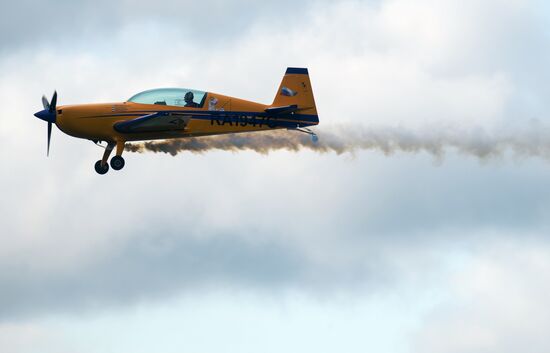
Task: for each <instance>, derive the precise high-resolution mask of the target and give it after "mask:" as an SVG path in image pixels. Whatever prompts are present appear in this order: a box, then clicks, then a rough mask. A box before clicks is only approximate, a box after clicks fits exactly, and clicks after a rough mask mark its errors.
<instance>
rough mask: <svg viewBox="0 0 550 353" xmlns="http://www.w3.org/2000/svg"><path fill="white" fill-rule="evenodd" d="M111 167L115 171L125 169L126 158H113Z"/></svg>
mask: <svg viewBox="0 0 550 353" xmlns="http://www.w3.org/2000/svg"><path fill="white" fill-rule="evenodd" d="M111 167H112V168H113V169H114V170H121V169H122V168H124V158H122V157H121V156H114V157H113V158H111Z"/></svg>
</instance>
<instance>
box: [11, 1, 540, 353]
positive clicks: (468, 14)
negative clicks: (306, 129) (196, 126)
mask: <svg viewBox="0 0 550 353" xmlns="http://www.w3.org/2000/svg"><path fill="white" fill-rule="evenodd" d="M0 1H2V3H1V5H2V6H1V7H2V9H3V11H2V12H0V102H1V103H2V113H1V114H0V161H1V162H2V167H1V168H0V185H2V187H1V188H2V189H1V194H2V195H1V198H0V215H1V216H0V220H1V222H0V224H1V226H2V229H1V231H0V347H1V349H0V350H1V351H2V352H4V351H5V352H13V353H33V352H41V353H44V352H56V353H64V352H67V353H68V352H83V353H102V352H136V353H141V352H152V351H155V352H162V353H172V352H182V351H194V352H217V351H218V352H219V351H224V352H258V351H261V352H304V351H315V352H335V351H342V352H366V351H371V352H380V353H384V352H388V353H401V352H403V353H405V352H411V353H416V352H438V353H445V352H499V353H501V352H518V351H525V350H528V351H530V352H548V351H549V350H550V339H549V338H548V334H547V332H546V331H547V328H548V327H549V326H550V309H549V308H548V305H547V298H548V297H549V296H550V237H549V236H548V234H549V232H550V190H549V188H548V185H549V180H550V162H549V160H547V159H545V158H539V157H529V156H525V155H517V154H516V153H513V152H511V151H505V152H504V154H502V155H499V156H496V157H495V158H487V159H483V160H479V159H477V158H476V157H473V156H470V155H466V154H463V153H460V152H457V151H455V150H453V148H452V147H450V148H448V149H446V153H445V155H444V156H443V157H442V158H435V157H434V156H432V155H430V154H427V153H425V152H417V153H413V152H397V153H393V154H390V155H386V154H384V153H382V152H380V151H378V150H368V151H358V152H356V153H354V154H342V155H336V154H333V153H324V154H317V153H314V152H311V151H300V152H287V151H277V152H273V153H270V154H268V155H261V154H257V153H254V152H250V151H247V152H239V153H231V152H221V151H218V152H209V153H205V154H202V155H197V154H191V153H180V154H179V155H177V156H175V157H172V156H170V155H164V154H154V153H145V154H137V153H125V155H124V157H125V159H126V167H125V168H124V169H123V170H122V171H119V172H113V171H111V172H110V173H108V174H107V175H105V176H98V175H97V174H96V173H95V171H94V169H93V164H94V163H95V161H96V160H97V159H99V158H100V156H101V154H102V150H101V149H99V148H97V147H95V146H94V145H93V144H92V143H90V142H89V141H85V140H77V139H74V138H72V137H69V136H67V135H64V134H63V133H62V132H60V131H59V130H58V129H57V128H54V132H53V136H52V146H51V150H50V157H49V158H46V156H45V154H46V124H45V123H44V122H42V121H40V120H38V119H36V118H34V117H33V115H32V114H33V113H34V112H36V111H38V110H40V109H42V108H41V102H40V97H41V96H42V94H46V95H47V96H48V97H50V96H51V94H52V93H53V91H54V90H55V89H57V91H58V94H59V98H58V104H60V105H63V104H78V103H88V102H116V101H124V100H126V99H128V98H129V97H130V96H132V95H133V94H135V93H137V92H139V91H142V90H146V89H150V88H157V87H191V88H197V89H202V90H208V91H213V92H218V93H222V94H227V95H231V96H236V97H240V98H243V99H247V100H254V101H258V102H263V103H270V102H271V101H272V100H273V97H274V95H275V91H276V89H277V87H278V85H279V83H280V80H281V78H282V76H283V73H284V71H285V69H286V67H287V66H295V67H307V68H308V69H309V72H310V76H311V81H312V86H313V90H314V93H315V98H316V102H317V108H318V111H319V116H320V121H321V125H320V126H319V127H318V128H319V131H320V136H321V138H322V129H323V128H324V129H330V127H331V126H338V127H339V128H341V129H343V130H344V131H345V129H346V127H350V128H349V129H350V132H351V129H352V128H351V127H353V126H363V127H366V128H372V129H377V128H381V129H383V128H391V129H398V130H399V131H401V130H402V131H403V132H405V133H406V132H408V131H415V133H418V134H419V136H423V134H424V133H425V134H430V136H434V135H436V136H437V135H438V134H441V136H445V135H446V134H448V133H449V132H450V131H451V132H452V131H463V130H464V131H470V132H476V131H482V132H483V133H480V136H482V137H483V136H498V134H499V133H501V132H502V131H507V132H508V134H510V133H511V134H512V135H513V134H514V132H515V131H522V129H525V128H533V126H534V127H535V128H537V129H540V131H548V126H549V125H550V121H549V114H550V100H549V99H548V97H549V96H550V67H549V66H548V63H549V62H550V51H549V48H550V46H549V44H550V40H549V35H550V22H549V20H550V9H549V7H548V5H547V4H545V3H543V2H542V1H535V0H533V1H529V0H522V1H519V0H505V1H502V0H499V1H497V0H483V1H479V0H419V1H414V2H411V1H406V0H380V1H376V0H372V1H301V2H294V1H286V0H284V1H272V2H271V1H265V2H264V1H262V2H258V1H245V0H243V1H232V2H220V1H213V0H212V1H210V0H207V1H202V2H185V1H183V2H182V1H171V0H159V1H154V2H150V1H118V2H116V1H115V2H113V1H103V0H100V1H97V0H96V1H88V0H82V1H65V0H60V1H51V2H49V3H47V2H35V1H28V0H23V1H18V2H6V1H4V0H0ZM538 138H540V139H543V140H544V141H546V136H545V134H541V135H540V136H539V137H538ZM548 138H550V136H548ZM534 142H536V141H534Z"/></svg>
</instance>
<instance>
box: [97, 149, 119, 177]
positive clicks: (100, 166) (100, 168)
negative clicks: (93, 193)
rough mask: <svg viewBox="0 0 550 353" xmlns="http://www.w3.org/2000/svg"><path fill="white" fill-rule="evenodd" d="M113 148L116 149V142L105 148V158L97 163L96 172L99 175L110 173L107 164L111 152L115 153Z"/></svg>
mask: <svg viewBox="0 0 550 353" xmlns="http://www.w3.org/2000/svg"><path fill="white" fill-rule="evenodd" d="M113 148H115V143H114V142H109V143H108V144H107V147H105V152H104V153H103V158H102V159H101V160H99V161H97V162H95V171H96V172H97V173H98V174H105V173H107V172H108V171H109V164H107V160H108V159H109V156H110V155H111V152H112V151H113Z"/></svg>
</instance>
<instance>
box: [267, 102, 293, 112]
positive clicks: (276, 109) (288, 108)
mask: <svg viewBox="0 0 550 353" xmlns="http://www.w3.org/2000/svg"><path fill="white" fill-rule="evenodd" d="M297 110H298V105H297V104H292V105H284V106H282V107H271V108H267V109H266V110H265V112H266V113H267V114H270V115H280V114H290V113H293V112H295V111H297Z"/></svg>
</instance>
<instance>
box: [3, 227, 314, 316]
mask: <svg viewBox="0 0 550 353" xmlns="http://www.w3.org/2000/svg"><path fill="white" fill-rule="evenodd" d="M172 232H173V231H172ZM169 233H170V231H168V232H166V231H164V230H161V229H158V230H151V231H149V232H142V235H140V236H137V237H135V238H133V239H132V241H131V242H126V243H124V244H122V245H119V246H117V245H115V244H113V249H112V250H111V251H112V253H111V254H110V256H107V257H102V258H98V259H97V260H96V261H95V262H94V263H93V264H90V265H89V266H84V267H80V268H79V269H78V270H76V271H74V270H71V269H70V268H66V269H64V270H59V271H55V272H48V271H46V272H42V271H40V270H38V271H36V269H35V270H34V271H33V270H32V269H29V268H28V267H25V265H23V264H21V265H16V264H12V265H8V266H3V267H2V268H1V270H0V287H1V288H2V291H1V292H0V303H1V305H0V321H5V320H8V321H9V320H10V319H14V318H21V317H26V316H28V315H31V316H36V315H39V314H41V313H49V312H52V311H57V312H67V311H69V312H82V311H86V310H90V309H97V308H98V307H109V306H112V305H120V304H126V305H127V304H128V303H132V302H136V301H139V300H143V299H151V298H158V297H161V298H163V297H167V296H168V297H170V296H173V295H175V294H178V293H182V292H188V291H192V292H194V293H197V292H201V291H203V290H206V289H207V288H209V287H212V286H214V287H218V286H221V287H224V286H229V287H231V286H241V285H245V286H246V285H248V284H253V285H254V286H257V287H258V288H262V287H263V288H264V289H266V290H273V289H274V290H277V288H281V286H285V285H288V284H289V283H292V282H297V281H299V280H300V279H301V278H302V277H303V273H302V271H304V263H303V262H304V259H303V258H301V256H300V255H299V254H297V253H296V252H295V250H294V249H292V248H291V247H285V246H282V245H281V244H276V243H270V242H266V243H264V244H258V243H254V244H252V243H247V242H245V241H243V240H242V239H241V238H240V237H235V236H232V235H231V234H220V235H218V236H214V237H208V238H203V239H200V238H195V237H192V236H185V235H183V234H179V233H178V234H169ZM75 236H77V235H76V234H75Z"/></svg>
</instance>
